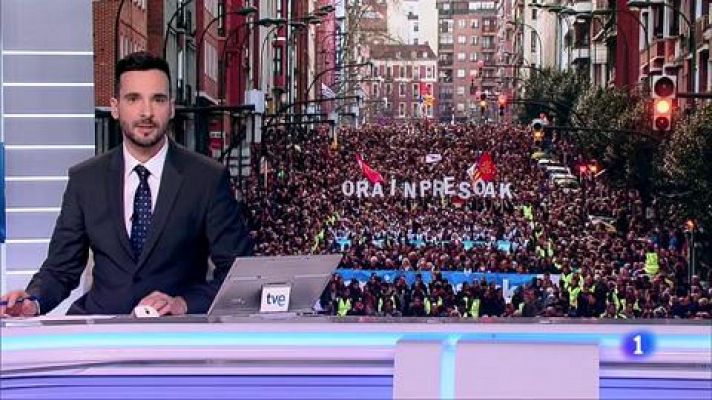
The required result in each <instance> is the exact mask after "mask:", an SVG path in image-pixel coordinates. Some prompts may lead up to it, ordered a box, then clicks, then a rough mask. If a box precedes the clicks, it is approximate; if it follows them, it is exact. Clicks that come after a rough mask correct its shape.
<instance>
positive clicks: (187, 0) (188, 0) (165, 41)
mask: <svg viewBox="0 0 712 400" xmlns="http://www.w3.org/2000/svg"><path fill="white" fill-rule="evenodd" d="M192 2H193V0H185V2H181V3H180V5H179V6H178V8H176V10H175V11H174V12H173V14H172V15H171V18H170V19H169V20H168V23H167V24H166V31H165V32H164V34H163V59H164V60H165V59H166V47H168V31H170V30H171V29H172V28H173V26H172V25H173V20H175V19H176V17H177V16H178V14H180V13H182V12H183V9H184V8H186V7H187V6H188V5H189V4H190V3H192Z"/></svg>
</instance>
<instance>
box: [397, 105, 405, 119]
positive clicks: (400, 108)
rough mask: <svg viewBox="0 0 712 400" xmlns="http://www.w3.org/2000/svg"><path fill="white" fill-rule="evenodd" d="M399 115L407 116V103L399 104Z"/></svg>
mask: <svg viewBox="0 0 712 400" xmlns="http://www.w3.org/2000/svg"><path fill="white" fill-rule="evenodd" d="M398 115H400V116H401V117H405V103H399V104H398Z"/></svg>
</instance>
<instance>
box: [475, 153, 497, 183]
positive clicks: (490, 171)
mask: <svg viewBox="0 0 712 400" xmlns="http://www.w3.org/2000/svg"><path fill="white" fill-rule="evenodd" d="M477 169H478V170H479V172H480V177H481V178H482V180H483V181H485V182H492V181H493V180H494V178H495V177H496V176H497V167H495V165H494V161H492V156H491V155H490V153H489V152H488V151H485V152H484V153H482V157H480V162H479V165H478V167H477Z"/></svg>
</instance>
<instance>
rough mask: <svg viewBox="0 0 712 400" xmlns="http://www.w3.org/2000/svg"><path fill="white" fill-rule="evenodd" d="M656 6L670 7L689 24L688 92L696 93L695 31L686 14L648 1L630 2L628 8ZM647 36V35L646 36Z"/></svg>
mask: <svg viewBox="0 0 712 400" xmlns="http://www.w3.org/2000/svg"><path fill="white" fill-rule="evenodd" d="M656 6H663V7H668V8H669V9H671V10H672V11H673V13H675V14H677V15H679V16H680V17H681V18H682V20H683V21H685V24H687V29H688V32H689V35H690V38H689V39H688V41H689V43H688V46H689V48H690V73H689V74H688V77H687V79H688V83H687V85H688V88H687V89H688V90H689V91H691V92H694V91H695V74H696V72H695V71H696V70H697V57H696V54H695V53H697V49H696V45H695V30H694V29H693V28H692V23H691V22H690V19H689V18H687V16H686V15H685V14H683V13H682V12H681V11H680V10H678V9H677V8H675V7H674V6H673V5H672V4H668V3H665V2H651V1H647V0H629V1H628V7H630V8H634V9H641V8H645V7H651V8H652V7H656ZM646 36H647V35H646Z"/></svg>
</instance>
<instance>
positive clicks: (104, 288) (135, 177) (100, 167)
mask: <svg viewBox="0 0 712 400" xmlns="http://www.w3.org/2000/svg"><path fill="white" fill-rule="evenodd" d="M174 113H175V101H174V99H173V98H172V96H171V90H170V71H169V68H168V64H167V63H166V62H165V61H164V60H163V59H161V58H157V57H155V56H153V55H151V54H149V53H145V52H139V53H133V54H130V55H128V56H126V57H125V58H123V59H122V60H120V61H119V62H118V63H117V65H116V73H115V98H112V99H111V114H112V116H113V117H114V118H115V119H118V121H119V124H120V127H121V131H122V133H123V138H124V140H123V145H122V146H118V147H117V148H115V149H113V150H111V151H109V152H107V153H105V154H102V155H99V156H97V157H94V158H92V159H90V160H87V161H85V162H82V163H80V164H78V165H76V166H74V167H72V168H70V170H69V181H68V183H67V188H66V190H65V192H64V198H63V200H62V208H61V211H60V214H59V217H58V218H57V222H56V225H55V228H54V232H53V234H52V238H51V241H50V244H49V252H48V256H47V259H46V260H45V262H44V263H43V264H42V267H41V268H40V270H39V271H38V272H37V273H36V274H35V275H34V276H33V277H32V280H31V281H30V283H29V284H28V286H27V288H26V289H25V290H24V291H23V290H18V291H13V292H10V293H7V294H5V295H4V296H2V299H1V300H2V301H3V302H2V303H0V304H2V305H0V315H10V316H34V315H38V314H40V313H42V314H44V313H47V312H49V311H51V310H52V309H54V308H55V307H56V306H57V305H59V303H61V302H62V300H64V299H66V298H67V297H68V296H69V294H70V292H71V291H72V290H73V289H74V288H76V287H77V286H78V285H79V279H80V276H81V274H82V272H83V271H84V268H85V267H86V265H87V259H88V255H89V250H91V251H92V253H93V255H94V269H93V271H92V274H93V282H92V286H91V288H90V289H89V290H88V292H87V293H86V294H84V295H83V296H82V297H81V298H79V299H78V300H77V301H76V302H75V303H74V304H72V306H71V307H70V308H69V310H68V314H129V313H131V312H132V310H133V309H134V307H136V306H137V305H145V306H151V307H153V308H155V309H156V310H157V311H158V312H159V313H160V314H161V315H167V314H172V315H180V314H186V313H190V314H199V313H205V312H206V311H207V310H208V307H209V306H210V303H211V302H212V300H213V297H215V294H216V293H217V290H218V288H219V287H220V284H221V283H222V281H223V279H224V278H225V276H226V275H227V272H228V271H229V269H230V267H231V265H232V263H233V261H234V259H235V257H239V256H246V255H250V254H251V253H252V241H251V239H250V237H249V233H248V230H247V224H246V223H245V221H244V219H243V218H242V216H241V215H240V213H239V211H238V207H237V202H236V200H235V198H234V196H233V194H232V193H231V190H230V186H229V176H228V172H227V170H226V169H225V168H224V167H223V166H222V165H220V164H219V163H217V162H215V161H213V160H210V159H209V158H208V157H205V156H203V155H200V154H196V153H193V152H190V151H188V150H186V149H184V148H182V147H181V146H179V145H177V144H176V143H174V142H173V141H172V140H170V139H169V138H168V136H167V132H168V129H169V122H170V120H171V119H172V118H173V116H174ZM208 257H210V258H211V259H212V261H213V263H214V264H215V266H216V268H215V271H214V274H213V279H212V280H211V281H207V279H206V272H207V269H208Z"/></svg>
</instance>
